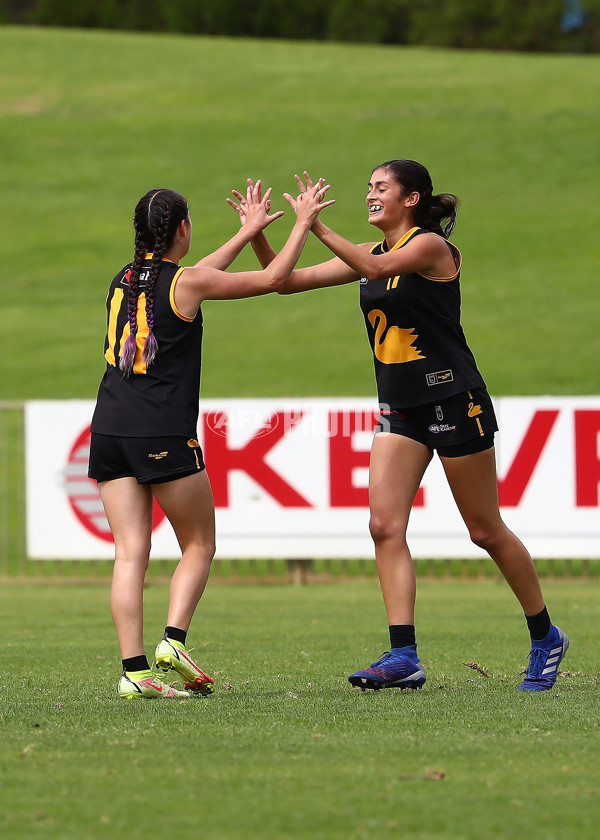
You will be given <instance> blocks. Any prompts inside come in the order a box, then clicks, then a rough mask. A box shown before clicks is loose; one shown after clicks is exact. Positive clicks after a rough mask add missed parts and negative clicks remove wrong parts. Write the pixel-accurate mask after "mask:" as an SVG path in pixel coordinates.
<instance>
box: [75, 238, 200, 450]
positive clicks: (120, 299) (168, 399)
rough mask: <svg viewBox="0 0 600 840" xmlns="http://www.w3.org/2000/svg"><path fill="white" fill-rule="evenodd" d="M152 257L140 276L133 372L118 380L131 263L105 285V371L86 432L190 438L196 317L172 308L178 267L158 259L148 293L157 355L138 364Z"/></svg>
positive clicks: (196, 386)
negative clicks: (151, 300)
mask: <svg viewBox="0 0 600 840" xmlns="http://www.w3.org/2000/svg"><path fill="white" fill-rule="evenodd" d="M151 257H152V255H151V254H147V255H146V261H145V262H144V266H143V268H142V271H141V273H140V296H139V299H138V310H137V323H138V332H137V349H136V356H135V363H134V368H133V373H132V374H131V375H130V376H127V377H126V376H123V374H122V372H121V370H120V368H119V354H120V352H121V349H122V348H123V346H124V345H125V341H126V339H127V336H128V335H129V333H130V329H129V322H128V319H127V299H128V289H129V277H130V273H131V264H130V265H128V266H126V267H125V268H124V269H123V270H122V271H120V272H119V273H118V274H117V276H116V277H115V278H114V280H113V281H112V283H111V286H110V289H109V291H108V296H107V298H106V308H107V320H108V327H107V333H106V339H105V342H104V356H105V358H106V362H107V364H106V372H105V374H104V377H103V379H102V381H101V383H100V388H99V391H98V400H97V402H96V409H95V411H94V416H93V419H92V426H91V430H92V432H96V433H98V434H103V435H118V436H122V437H156V436H160V435H186V436H187V437H190V438H192V437H194V438H195V437H196V435H197V431H196V426H197V423H198V410H199V397H200V366H201V353H202V329H203V325H202V312H201V310H200V309H199V310H198V312H197V313H196V316H195V318H186V317H185V316H184V315H182V314H181V313H180V312H179V311H178V310H177V307H176V306H175V300H174V291H175V284H176V283H177V280H178V278H179V275H180V274H181V272H182V271H183V268H179V266H177V265H176V264H175V263H173V262H170V261H168V260H164V261H163V264H162V267H161V270H160V273H159V275H158V278H157V281H156V286H155V288H154V329H153V332H154V336H155V338H156V341H157V343H158V352H157V354H156V357H155V359H154V361H153V362H152V364H151V365H148V366H146V363H145V362H143V361H142V352H143V348H144V340H145V338H146V336H147V335H148V324H147V321H146V310H145V307H146V295H145V292H144V288H145V282H146V279H147V276H148V273H149V269H150V260H151Z"/></svg>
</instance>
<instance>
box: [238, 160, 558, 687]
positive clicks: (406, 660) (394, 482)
mask: <svg viewBox="0 0 600 840" xmlns="http://www.w3.org/2000/svg"><path fill="white" fill-rule="evenodd" d="M304 176H305V182H304V181H302V179H300V178H298V176H296V180H297V182H298V185H299V187H300V194H299V196H298V198H297V199H294V198H293V197H292V196H291V195H288V194H285V198H286V199H287V200H288V201H289V203H290V204H291V205H292V207H294V208H298V209H300V207H301V204H298V201H299V200H300V199H302V197H303V196H304V195H305V194H306V191H307V190H311V189H313V185H312V181H311V179H310V177H309V176H308V174H307V173H306V172H305V173H304ZM233 194H234V196H235V198H236V199H237V201H233V200H232V199H228V201H229V203H230V204H231V206H232V207H234V209H236V210H237V211H238V213H239V214H240V218H241V221H242V225H243V224H244V222H245V221H246V212H247V209H249V208H247V202H246V200H245V199H244V197H243V196H242V195H240V193H238V192H235V191H234V193H233ZM366 205H367V213H368V223H369V224H370V225H371V226H372V227H374V228H377V229H378V230H379V231H381V234H382V235H383V239H381V240H380V241H377V242H369V243H366V244H362V245H356V244H354V243H352V242H350V241H348V240H347V239H344V238H343V237H342V236H340V235H339V234H338V233H336V232H335V231H333V230H332V229H331V228H329V227H327V226H326V225H325V224H324V223H323V222H322V221H321V220H320V219H316V220H315V222H314V223H313V225H312V228H311V229H312V232H313V233H314V234H315V236H316V237H317V238H318V239H320V240H321V242H322V243H323V244H324V245H326V246H327V247H328V248H329V250H330V251H332V252H333V254H334V255H335V256H334V258H333V259H330V260H329V261H327V262H323V263H320V264H318V265H314V266H311V267H308V268H301V269H296V270H294V271H292V272H291V274H290V276H289V277H288V279H287V280H286V281H285V284H284V285H283V288H282V289H280V290H279V291H280V293H283V294H291V293H294V292H302V291H306V290H308V289H318V288H324V287H326V286H336V285H341V284H343V283H350V282H352V281H359V289H360V305H361V308H362V311H363V315H364V319H365V325H366V329H367V336H368V339H369V343H370V346H371V350H372V352H373V361H374V366H375V376H376V381H377V390H378V397H379V403H380V410H381V414H380V420H379V424H378V426H377V429H376V433H375V436H374V440H373V446H372V451H371V460H370V471H369V501H370V509H371V519H370V530H371V535H372V537H373V540H374V543H375V554H376V558H377V567H378V572H379V579H380V583H381V589H382V594H383V599H384V604H385V608H386V611H387V618H388V624H389V634H390V650H389V651H387V652H386V653H384V654H383V656H382V657H381V658H380V659H379V660H378V661H377V662H375V663H373V664H372V665H371V666H370V667H368V668H366V669H364V670H359V671H356V672H355V673H353V674H351V675H350V677H349V680H350V682H351V683H352V684H353V685H356V686H359V687H360V688H362V689H366V688H372V689H379V688H386V687H391V686H397V687H400V688H419V687H420V686H422V685H423V683H424V682H425V670H424V668H423V665H422V663H421V662H420V660H419V658H418V656H417V646H416V637H415V595H416V580H415V572H414V566H413V562H412V558H411V554H410V550H409V548H408V545H407V542H406V529H407V525H408V520H409V515H410V511H411V506H412V503H413V501H414V498H415V495H416V493H417V490H418V488H419V484H420V482H421V479H422V478H423V474H424V473H425V470H426V468H427V466H428V464H429V462H430V461H431V459H432V457H433V454H434V452H437V455H438V457H439V458H440V460H441V463H442V465H443V468H444V471H445V473H446V477H447V480H448V483H449V485H450V488H451V491H452V494H453V496H454V499H455V501H456V504H457V506H458V509H459V511H460V513H461V516H462V518H463V520H464V522H465V524H466V526H467V529H468V531H469V535H470V538H471V540H472V541H473V542H474V543H475V544H476V545H478V546H480V547H481V548H483V549H484V550H485V551H486V552H488V554H489V555H490V557H492V558H493V560H494V561H495V563H496V564H497V566H498V568H499V569H500V570H501V572H502V574H503V575H504V577H505V579H506V580H507V582H508V584H509V586H510V587H511V589H512V590H513V592H514V594H515V595H516V597H517V599H518V601H519V603H520V604H521V607H522V608H523V611H524V613H525V617H526V621H527V625H528V628H529V631H530V635H531V652H530V656H529V666H528V668H527V673H526V676H525V679H524V680H523V681H522V682H521V684H520V686H519V689H520V690H524V691H544V690H546V689H549V688H552V686H553V685H554V682H555V680H556V675H557V672H558V666H559V663H560V661H561V659H562V658H563V656H564V655H565V653H566V650H567V647H568V644H569V641H568V639H567V637H566V635H565V634H564V633H563V632H562V630H560V629H559V628H558V627H555V626H554V625H553V624H551V622H550V617H549V615H548V611H547V609H546V606H545V603H544V599H543V596H542V592H541V589H540V584H539V580H538V577H537V573H536V570H535V566H534V564H533V561H532V559H531V556H530V555H529V553H528V551H527V549H526V548H525V547H524V545H523V544H522V543H521V542H520V540H519V539H518V538H517V537H516V536H515V534H513V533H512V532H511V531H510V530H509V529H508V528H507V526H506V525H505V523H504V522H503V520H502V518H501V516H500V511H499V508H498V491H497V482H496V463H495V454H494V434H495V432H496V431H497V430H498V426H497V424H496V418H495V416H494V408H493V405H492V401H491V399H490V397H489V395H488V393H487V390H486V386H485V382H484V380H483V378H482V376H481V374H480V372H479V370H478V368H477V365H476V363H475V359H474V357H473V354H472V353H471V351H470V349H469V347H468V345H467V342H466V340H465V336H464V333H463V330H462V327H461V324H460V279H459V278H460V269H461V259H462V258H461V254H460V252H459V250H458V248H456V247H455V246H454V245H453V244H451V243H450V242H449V241H448V238H449V236H450V234H451V232H452V230H453V228H454V225H455V223H456V213H457V207H458V200H457V198H456V196H454V195H451V194H448V193H440V194H435V193H434V192H433V186H432V182H431V178H430V176H429V173H428V171H427V169H426V168H425V167H424V166H422V165H421V164H419V163H417V162H416V161H412V160H390V161H386V162H385V163H382V164H380V165H379V166H377V167H375V169H374V170H373V172H372V174H371V177H370V180H369V184H368V190H367V196H366ZM252 245H253V247H254V250H255V252H256V254H257V256H258V258H259V260H260V262H261V264H262V265H263V267H264V266H267V265H268V264H269V263H270V261H271V260H273V259H274V258H275V253H274V251H273V250H272V249H271V247H270V245H269V243H268V241H267V239H266V237H265V235H264V233H263V231H261V232H260V233H258V234H257V235H256V236H255V237H254V238H253V240H252Z"/></svg>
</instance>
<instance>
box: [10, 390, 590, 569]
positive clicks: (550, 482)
mask: <svg viewBox="0 0 600 840" xmlns="http://www.w3.org/2000/svg"><path fill="white" fill-rule="evenodd" d="M494 405H495V408H496V412H497V415H498V422H499V425H500V430H501V431H500V433H499V434H498V435H497V437H496V452H497V461H498V486H499V493H500V505H501V510H502V515H503V518H504V519H505V521H506V522H507V524H508V525H509V527H511V528H512V529H513V530H514V531H515V532H516V533H517V534H518V535H519V536H520V538H521V539H522V540H523V541H524V542H525V544H526V545H527V547H528V548H529V550H530V551H531V552H532V554H534V556H539V557H572V558H575V557H592V558H595V557H600V506H599V496H600V493H599V490H600V487H599V485H600V452H599V438H600V397H523V398H522V397H501V398H495V399H494ZM93 408H94V404H93V402H91V401H78V400H68V401H31V402H28V403H27V405H26V415H25V417H26V455H27V550H28V556H29V557H31V558H36V559H44V558H48V559H73V558H77V559H95V558H110V557H112V556H113V544H112V539H111V535H110V531H109V528H108V525H107V522H106V519H105V517H104V512H103V509H102V504H101V502H100V496H99V493H98V488H97V485H96V482H95V481H92V480H90V479H89V478H88V477H87V459H88V451H89V423H90V419H91V415H92V411H93ZM377 417H378V411H377V403H376V401H374V400H372V399H349V398H348V399H333V398H332V399H293V400H292V399H290V400H287V399H269V400H266V399H265V400H229V401H224V400H202V401H201V404H200V420H199V428H198V439H199V441H200V443H201V445H202V448H203V451H204V455H205V460H206V463H207V467H208V473H209V476H210V480H211V484H212V488H213V494H214V497H215V507H216V519H217V556H218V557H223V558H226V557H230V558H234V557H235V558H244V557H275V558H281V557H283V558H285V557H292V558H298V557H302V558H305V557H372V556H373V546H372V542H371V539H370V536H369V530H368V520H369V513H368V498H367V483H368V462H369V449H370V446H371V441H372V437H373V428H374V426H375V423H376V420H377ZM409 542H410V546H411V549H412V552H413V555H414V556H415V557H479V556H485V555H484V553H483V552H482V551H481V549H478V548H477V547H476V546H474V545H473V544H472V543H471V542H470V540H469V538H468V535H467V533H466V529H465V526H464V524H463V522H462V519H461V518H460V515H459V514H458V511H457V510H456V506H455V504H454V501H453V499H452V495H451V493H450V490H449V488H448V485H447V483H446V480H445V477H444V473H443V470H442V469H441V465H440V463H439V460H438V459H437V458H434V460H433V461H432V463H431V464H430V466H429V468H428V470H427V472H426V474H425V477H424V479H423V482H422V486H421V488H420V490H419V493H418V495H417V498H416V500H415V505H414V507H413V511H412V514H411V523H410V527H409ZM152 554H153V556H154V557H163V558H170V557H177V556H178V547H177V543H176V540H175V537H174V535H173V532H172V529H171V527H170V525H169V523H168V522H167V521H166V520H165V518H164V515H163V514H162V511H161V510H160V509H159V508H158V507H156V509H155V516H154V533H153V549H152Z"/></svg>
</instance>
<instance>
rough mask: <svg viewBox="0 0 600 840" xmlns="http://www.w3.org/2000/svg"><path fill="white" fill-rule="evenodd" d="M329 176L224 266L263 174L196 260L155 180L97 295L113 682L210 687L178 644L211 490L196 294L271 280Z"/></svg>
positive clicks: (203, 547) (182, 205)
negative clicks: (159, 546) (252, 263)
mask: <svg viewBox="0 0 600 840" xmlns="http://www.w3.org/2000/svg"><path fill="white" fill-rule="evenodd" d="M328 189H329V187H328V186H327V185H326V184H325V183H324V182H323V181H319V183H318V184H316V185H315V186H314V188H311V189H309V190H307V191H306V193H305V195H304V196H303V199H302V201H301V202H300V206H299V210H298V215H297V217H296V222H295V224H294V227H293V229H292V231H291V233H290V235H289V238H288V240H287V242H286V244H285V245H284V247H283V248H282V250H281V252H280V254H279V255H278V257H277V258H276V259H274V260H273V261H272V262H271V263H270V265H269V266H268V267H267V268H265V269H263V270H262V271H243V272H226V271H225V269H226V268H228V266H229V265H230V264H231V263H232V261H233V260H234V259H235V257H236V256H237V255H238V254H239V253H240V251H241V250H242V248H243V247H244V246H245V245H246V244H247V243H248V242H249V241H250V240H251V239H252V238H253V237H254V236H256V235H258V233H259V232H260V231H262V230H263V229H264V228H265V227H267V225H269V224H271V222H273V221H274V220H275V219H278V218H280V216H282V215H283V212H281V211H279V212H277V213H271V212H270V194H271V190H270V189H268V190H267V191H266V192H265V194H264V196H263V195H262V187H261V183H260V181H258V182H257V183H256V184H252V187H250V186H249V187H248V190H247V192H246V198H245V202H246V211H247V212H246V218H245V224H244V226H243V227H242V228H241V229H240V230H239V231H238V232H237V233H236V234H235V236H233V237H232V238H231V239H230V240H229V241H228V242H226V243H225V244H224V245H223V246H222V247H221V248H219V249H217V250H216V251H215V252H214V253H212V254H209V255H208V256H207V257H204V258H203V259H202V260H200V261H199V262H197V263H196V264H195V265H194V266H193V267H190V268H185V267H180V265H179V263H180V261H181V260H182V259H183V258H184V257H185V256H186V255H187V253H188V251H189V248H190V245H191V242H192V223H191V219H190V214H189V209H188V205H187V202H186V200H185V199H184V198H183V196H181V195H179V193H176V192H174V191H173V190H170V189H153V190H150V191H149V192H147V193H146V195H144V196H143V197H142V198H141V199H140V200H139V201H138V203H137V205H136V208H135V214H134V220H133V227H134V232H135V243H134V256H133V261H132V262H131V263H130V264H129V265H127V266H125V268H123V269H122V270H121V271H119V272H118V274H117V275H116V276H115V277H114V279H113V281H112V283H111V285H110V288H109V292H108V296H107V300H106V308H107V331H106V338H105V342H104V356H105V359H106V370H105V373H104V376H103V378H102V381H101V383H100V388H99V390H98V398H97V401H96V408H95V411H94V416H93V419H92V425H91V432H92V435H91V444H90V462H89V471H88V475H89V476H90V478H94V479H96V481H97V482H98V486H99V489H100V495H101V498H102V503H103V506H104V510H105V513H106V517H107V520H108V524H109V526H110V529H111V531H112V534H113V537H114V542H115V565H114V571H113V579H112V586H111V611H112V616H113V620H114V623H115V628H116V631H117V639H118V642H119V647H120V650H121V660H122V669H123V670H122V676H121V678H120V680H119V684H118V693H119V695H120V696H121V697H124V698H154V697H156V698H169V699H171V698H177V697H188V696H190V695H191V694H196V695H206V694H210V693H212V691H213V680H212V678H211V677H209V676H208V675H207V674H206V673H205V672H204V671H203V670H202V669H201V668H200V667H199V666H198V665H197V664H196V663H195V662H194V661H193V660H192V658H191V657H190V655H189V653H188V651H187V650H186V647H185V644H186V639H187V632H188V629H189V625H190V622H191V620H192V617H193V615H194V611H195V609H196V606H197V604H198V602H199V600H200V598H201V596H202V593H203V591H204V588H205V586H206V582H207V579H208V574H209V570H210V564H211V561H212V557H213V554H214V551H215V523H214V503H213V498H212V492H211V488H210V483H209V480H208V477H207V474H206V470H205V467H204V458H203V454H202V449H201V448H200V445H199V443H198V440H197V439H196V438H197V428H196V427H197V422H198V413H199V391H200V363H201V349H202V332H203V321H202V311H201V304H202V302H203V301H205V300H232V299H235V298H244V297H251V296H255V295H263V294H267V293H269V292H275V291H277V290H278V289H279V288H280V287H281V284H282V282H283V280H284V278H285V277H286V276H287V275H288V274H289V272H290V271H291V270H292V268H293V267H294V265H295V263H296V261H297V260H298V257H299V256H300V253H301V251H302V248H303V247H304V243H305V242H306V239H307V238H308V234H309V231H310V227H311V225H312V223H313V222H314V221H315V219H316V218H317V215H318V213H319V211H320V210H321V209H322V208H323V207H326V206H328V205H329V204H331V203H333V202H331V201H324V198H325V194H326V192H327V190H328ZM154 499H156V501H157V502H158V504H159V505H160V507H161V508H162V510H163V511H164V513H165V514H166V516H167V518H168V520H169V522H170V523H171V525H172V526H173V529H174V531H175V535H176V537H177V541H178V544H179V546H180V548H181V553H182V556H181V559H180V561H179V563H178V565H177V568H176V570H175V572H174V574H173V578H172V580H171V586H170V590H169V610H168V614H167V622H166V627H165V631H164V636H163V638H162V640H161V641H160V642H159V643H158V645H157V647H156V650H155V662H156V665H157V667H158V668H160V669H162V670H163V671H170V670H173V671H174V672H175V673H176V674H178V675H179V676H180V677H181V678H182V680H183V683H184V690H183V691H179V690H177V689H175V688H173V687H172V686H170V685H167V684H166V683H165V682H163V681H162V680H161V679H160V678H159V676H158V674H157V672H156V670H153V669H151V668H150V666H149V662H148V659H147V657H146V653H145V650H144V639H143V590H144V579H145V573H146V569H147V566H148V561H149V554H150V542H151V536H152V509H153V502H154Z"/></svg>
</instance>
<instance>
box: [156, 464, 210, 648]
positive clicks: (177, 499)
mask: <svg viewBox="0 0 600 840" xmlns="http://www.w3.org/2000/svg"><path fill="white" fill-rule="evenodd" d="M152 490H153V492H154V495H155V496H156V499H157V501H158V503H159V505H160V506H161V508H162V509H163V511H164V512H165V514H166V516H167V517H168V519H169V522H170V523H171V525H172V526H173V529H174V531H175V534H176V536H177V540H178V542H179V546H180V548H181V552H182V556H181V560H180V561H179V564H178V566H177V568H176V570H175V573H174V575H173V578H172V580H171V588H170V595H169V613H168V618H167V624H168V625H170V626H172V627H180V628H181V629H182V630H186V631H187V630H188V629H189V626H190V622H191V620H192V616H193V615H194V610H195V609H196V606H197V604H198V601H199V600H200V598H201V597H202V593H203V592H204V588H205V586H206V582H207V580H208V575H209V572H210V564H211V562H212V558H213V555H214V553H215V513H214V502H213V496H212V490H211V487H210V482H209V480H208V475H207V473H206V470H203V471H202V472H199V473H194V474H193V475H189V476H186V478H180V479H178V480H177V481H169V482H167V483H165V484H154V485H152Z"/></svg>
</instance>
